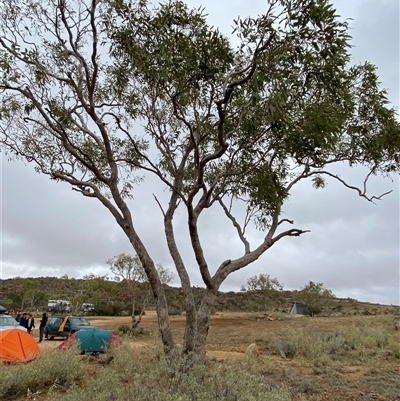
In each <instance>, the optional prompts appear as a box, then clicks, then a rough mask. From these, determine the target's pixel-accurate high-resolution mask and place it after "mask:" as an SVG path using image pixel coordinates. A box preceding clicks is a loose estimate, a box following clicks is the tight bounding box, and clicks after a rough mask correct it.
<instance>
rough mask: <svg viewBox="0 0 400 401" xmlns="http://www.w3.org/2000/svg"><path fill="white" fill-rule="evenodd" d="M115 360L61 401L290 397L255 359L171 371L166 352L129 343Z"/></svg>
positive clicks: (285, 400)
mask: <svg viewBox="0 0 400 401" xmlns="http://www.w3.org/2000/svg"><path fill="white" fill-rule="evenodd" d="M113 356H114V359H113V362H112V364H110V365H108V366H107V367H104V368H100V369H97V370H96V373H95V375H93V376H92V377H91V379H90V380H87V382H86V383H85V385H84V386H81V387H78V386H76V387H75V388H73V389H70V390H69V391H68V393H67V394H66V395H64V396H63V397H61V398H59V399H58V401H88V400H92V399H95V400H96V401H109V400H113V401H125V400H127V399H128V400H129V399H132V400H133V399H137V400H141V401H145V400H149V401H150V400H151V401H158V400H159V401H175V400H180V401H186V400H187V401H212V400H215V401H217V400H218V401H219V400H221V399H224V400H226V401H237V400H241V401H256V400H260V399H263V400H266V401H290V400H291V396H290V392H289V390H288V389H286V388H285V387H283V386H270V385H269V384H268V383H267V381H266V380H265V376H264V375H263V373H262V372H261V371H260V369H259V367H258V366H257V364H256V363H255V362H254V361H251V360H249V359H245V360H242V361H236V362H232V363H227V364H216V363H212V364H206V365H200V364H199V365H195V366H193V367H192V369H191V370H190V372H189V373H184V372H180V371H179V370H177V371H176V372H175V373H174V374H172V375H171V372H170V370H169V369H168V366H167V364H166V362H165V361H164V359H163V357H162V356H160V353H158V354H157V351H156V350H149V351H147V352H146V353H143V352H142V353H141V354H140V355H139V354H135V353H134V352H133V350H132V348H128V346H127V345H124V346H122V347H120V348H118V349H116V350H114V351H113Z"/></svg>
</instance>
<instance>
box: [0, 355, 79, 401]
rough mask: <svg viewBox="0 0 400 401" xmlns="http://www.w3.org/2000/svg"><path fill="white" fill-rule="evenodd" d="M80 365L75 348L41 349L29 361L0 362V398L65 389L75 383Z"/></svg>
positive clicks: (77, 380)
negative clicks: (36, 356) (33, 358)
mask: <svg viewBox="0 0 400 401" xmlns="http://www.w3.org/2000/svg"><path fill="white" fill-rule="evenodd" d="M83 372H84V366H83V365H82V363H81V362H80V359H79V358H78V357H77V350H76V349H75V348H72V349H70V350H67V351H63V352H60V351H57V350H44V351H42V352H41V353H40V355H39V356H38V358H37V359H35V360H34V361H32V362H29V363H26V364H24V363H17V364H2V363H0V400H11V399H16V398H20V397H22V396H31V395H32V394H41V393H47V392H49V390H50V391H51V390H53V389H58V388H62V389H64V390H67V389H68V388H70V387H71V386H74V385H76V384H77V383H79V381H80V379H81V378H82V376H83V374H84V373H83Z"/></svg>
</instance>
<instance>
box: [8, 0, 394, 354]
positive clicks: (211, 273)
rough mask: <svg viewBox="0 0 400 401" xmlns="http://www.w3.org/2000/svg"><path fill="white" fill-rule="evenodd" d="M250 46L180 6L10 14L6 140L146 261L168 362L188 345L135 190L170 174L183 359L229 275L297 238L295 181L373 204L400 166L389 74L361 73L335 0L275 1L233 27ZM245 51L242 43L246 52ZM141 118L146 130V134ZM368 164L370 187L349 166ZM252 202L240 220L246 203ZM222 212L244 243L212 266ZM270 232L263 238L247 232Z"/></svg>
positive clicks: (33, 5)
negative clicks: (196, 290) (212, 222)
mask: <svg viewBox="0 0 400 401" xmlns="http://www.w3.org/2000/svg"><path fill="white" fill-rule="evenodd" d="M234 34H235V35H236V39H232V38H230V37H225V36H224V35H222V34H221V33H220V32H219V31H218V29H217V28H215V27H212V26H210V25H209V24H208V23H207V18H206V14H205V11H204V10H203V9H189V8H188V7H187V6H186V5H185V3H183V2H181V1H167V2H165V3H161V4H159V5H156V6H154V7H153V6H152V5H151V4H150V3H148V2H147V1H145V0H136V1H130V2H127V1H125V0H114V1H108V0H107V1H106V0H79V1H76V2H68V1H66V0H43V1H42V0H40V1H39V0H27V1H21V0H5V1H4V2H3V4H2V6H1V7H0V90H1V93H0V98H1V106H0V132H1V144H2V148H3V149H4V151H6V152H7V154H9V155H10V157H17V158H23V159H24V160H27V161H28V162H33V163H34V164H35V169H36V170H37V171H38V172H40V173H42V174H46V175H48V176H49V177H50V178H51V179H53V180H57V181H63V182H66V183H68V184H70V185H71V186H72V187H73V189H74V190H75V191H77V192H79V193H80V194H81V195H83V196H85V197H88V198H96V199H98V200H99V201H100V202H101V203H102V204H103V205H104V206H105V207H106V208H107V209H108V211H109V212H110V213H111V214H112V215H113V216H114V218H115V220H116V223H117V224H118V225H119V226H120V227H121V229H122V230H123V232H124V233H125V234H126V236H127V238H128V240H129V242H130V243H131V244H132V247H133V249H134V251H135V252H136V254H137V255H138V257H139V259H140V262H141V264H142V266H143V269H144V271H145V273H146V276H147V279H148V280H149V283H150V285H151V288H152V291H153V294H154V296H155V299H156V302H157V312H158V319H159V327H160V332H161V337H162V341H163V344H164V347H165V350H166V353H167V355H170V354H171V352H172V351H174V349H175V345H174V340H173V336H172V332H171V329H170V324H169V317H168V305H167V301H166V297H165V291H164V289H163V286H162V282H161V279H160V276H159V274H158V271H157V268H156V265H155V263H154V260H153V258H152V256H151V255H150V253H149V251H148V249H147V247H146V244H144V243H143V241H142V239H141V235H140V233H139V232H138V231H137V227H136V225H135V209H134V208H132V207H131V204H130V203H129V199H130V198H131V197H132V196H133V191H134V188H135V185H136V184H137V183H139V182H141V181H142V180H143V179H145V178H146V177H147V176H149V175H154V176H156V177H157V178H158V179H159V180H160V182H161V183H162V184H163V185H164V186H165V187H166V188H167V189H168V190H169V199H168V202H167V203H166V204H162V203H161V202H160V200H159V199H158V198H157V197H155V202H157V203H158V206H159V209H160V216H162V219H163V222H164V234H165V241H166V243H167V245H168V249H169V251H170V254H171V258H172V260H173V262H174V264H175V267H176V271H177V274H178V276H179V279H180V282H181V286H182V290H183V293H184V296H185V302H186V321H187V325H186V331H185V337H184V342H183V352H184V353H190V352H192V351H194V352H195V353H197V354H199V355H200V357H204V355H205V343H206V338H207V334H208V327H209V321H210V314H211V310H212V305H213V302H214V301H215V297H216V295H217V292H218V289H219V287H220V285H221V284H222V283H223V281H224V280H225V279H226V278H227V277H228V275H229V274H231V273H233V272H235V271H238V270H240V269H242V268H244V267H246V266H248V265H250V264H251V263H252V262H254V261H255V260H257V259H258V258H259V257H260V256H261V255H262V254H263V253H264V252H266V251H267V250H268V249H270V248H271V247H272V246H273V245H274V244H275V243H276V242H277V241H279V240H280V239H282V238H284V237H289V236H300V235H302V234H303V233H305V232H307V230H305V229H302V228H284V227H285V225H286V224H293V221H292V220H290V219H289V218H282V213H283V209H284V203H285V201H286V200H287V199H288V197H289V196H290V194H291V191H292V189H293V187H294V186H295V185H296V184H298V183H299V182H301V181H302V180H307V179H308V180H311V181H312V183H313V185H314V186H315V187H317V188H321V187H323V186H324V183H325V179H326V178H330V179H335V180H337V181H339V182H340V183H342V184H343V185H344V186H345V187H347V188H350V189H352V190H354V191H356V193H358V195H360V196H361V197H364V198H366V199H367V200H369V201H373V200H374V199H380V198H381V196H383V195H384V194H381V195H379V194H378V195H377V196H373V195H370V194H368V193H367V181H368V178H369V177H370V175H372V174H378V173H382V174H390V173H398V171H399V163H400V158H399V149H400V134H399V132H400V131H399V122H398V120H397V119H396V113H395V110H394V109H393V107H391V106H390V105H389V104H388V100H387V94H386V92H385V91H384V90H382V89H381V88H380V85H379V79H378V76H377V73H376V68H375V67H374V66H373V65H372V64H370V63H368V62H366V63H364V64H359V65H351V64H350V36H349V34H348V24H347V22H346V21H343V20H342V19H340V18H339V17H338V16H337V15H336V11H335V9H334V8H333V6H332V5H330V4H329V2H328V1H327V0H270V1H269V2H268V4H267V7H266V10H265V13H264V14H263V15H260V16H259V17H257V18H250V17H249V18H245V19H238V20H237V21H235V30H234ZM235 41H236V42H237V43H238V45H237V46H236V45H235V44H234V43H236V42H235ZM137 122H140V123H141V124H142V125H143V128H142V129H139V128H137V124H136V125H135V123H137ZM342 163H346V164H348V165H349V166H356V165H362V166H365V167H367V168H368V170H369V173H368V175H367V177H366V179H365V181H364V182H363V183H361V185H359V186H355V185H353V184H349V183H347V182H346V181H345V179H343V178H342V177H340V176H338V175H337V172H336V169H337V166H338V165H340V164H342ZM237 203H243V204H244V205H245V208H246V216H245V219H244V222H243V223H241V222H240V221H239V216H238V215H237V214H236V209H235V205H236V204H237ZM210 208H220V210H222V211H223V213H224V214H225V217H226V218H227V219H228V221H229V222H231V223H232V227H233V229H234V231H235V232H236V234H237V236H238V238H239V239H240V240H241V242H242V244H243V248H242V255H241V256H239V257H236V258H235V259H233V258H232V257H230V255H221V262H220V264H219V265H218V266H209V263H208V261H207V258H206V254H205V251H204V249H203V242H202V238H201V236H200V234H199V229H198V227H199V221H200V220H201V219H202V218H203V219H204V218H205V217H204V212H205V211H206V210H207V209H210ZM177 210H182V211H184V213H185V214H186V216H187V228H188V236H189V239H190V244H191V247H192V250H193V255H194V258H195V260H196V263H197V267H198V270H199V273H200V275H201V277H202V279H203V281H204V285H205V287H206V291H205V292H204V295H203V298H202V302H201V304H200V307H199V308H198V309H196V307H195V303H194V299H193V294H192V291H191V279H190V275H189V267H188V265H187V262H185V260H184V259H183V257H182V250H181V249H180V246H179V244H178V242H177V240H176V234H175V231H174V224H173V219H174V216H175V214H176V212H177ZM251 225H255V226H256V227H258V228H259V229H260V230H262V231H263V232H264V233H265V236H264V238H263V239H262V240H261V241H260V242H259V243H255V244H252V243H250V241H249V240H248V239H247V237H246V228H248V227H249V226H251Z"/></svg>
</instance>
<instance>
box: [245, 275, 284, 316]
mask: <svg viewBox="0 0 400 401" xmlns="http://www.w3.org/2000/svg"><path fill="white" fill-rule="evenodd" d="M282 290H283V284H282V283H280V282H279V281H278V279H277V278H271V277H270V276H269V274H260V275H259V276H253V277H250V278H249V279H248V280H247V283H246V285H244V286H242V287H241V291H243V292H245V291H258V292H260V293H261V294H262V296H263V298H264V309H267V307H268V303H273V304H276V303H279V302H280V301H282V293H281V291H282ZM274 306H276V305H274Z"/></svg>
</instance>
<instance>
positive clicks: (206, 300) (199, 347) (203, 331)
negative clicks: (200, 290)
mask: <svg viewBox="0 0 400 401" xmlns="http://www.w3.org/2000/svg"><path fill="white" fill-rule="evenodd" d="M217 292H218V290H217V289H215V288H214V289H206V290H205V292H204V295H203V298H202V300H201V305H200V308H199V310H198V312H197V329H196V335H195V339H194V353H195V355H196V358H198V361H199V362H204V361H205V358H206V343H207V336H208V330H209V328H210V319H211V313H212V309H213V306H214V303H215V299H216V298H217Z"/></svg>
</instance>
